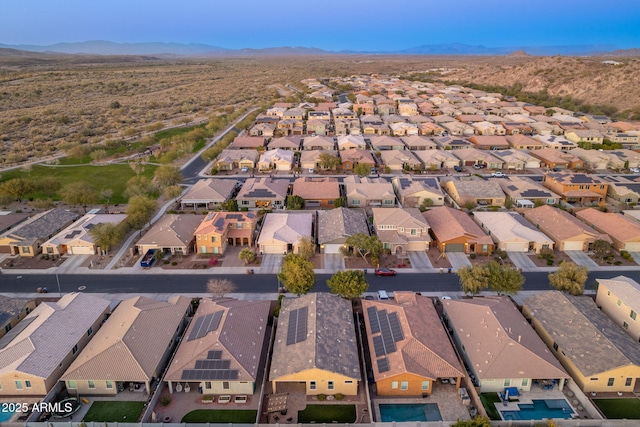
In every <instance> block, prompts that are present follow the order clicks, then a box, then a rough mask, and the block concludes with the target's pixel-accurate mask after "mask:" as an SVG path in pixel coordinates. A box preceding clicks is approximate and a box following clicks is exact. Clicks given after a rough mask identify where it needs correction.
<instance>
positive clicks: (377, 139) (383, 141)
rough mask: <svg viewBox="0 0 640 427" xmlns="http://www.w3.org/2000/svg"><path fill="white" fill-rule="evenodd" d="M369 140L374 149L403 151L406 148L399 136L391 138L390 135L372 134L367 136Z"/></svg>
mask: <svg viewBox="0 0 640 427" xmlns="http://www.w3.org/2000/svg"><path fill="white" fill-rule="evenodd" d="M369 141H370V143H371V148H372V149H373V150H375V151H386V150H399V151H404V150H405V149H406V147H405V145H404V143H403V142H402V140H401V139H400V138H393V137H390V136H372V137H370V138H369Z"/></svg>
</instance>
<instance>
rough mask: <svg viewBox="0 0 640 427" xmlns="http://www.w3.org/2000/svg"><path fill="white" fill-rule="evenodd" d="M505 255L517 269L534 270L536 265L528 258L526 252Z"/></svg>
mask: <svg viewBox="0 0 640 427" xmlns="http://www.w3.org/2000/svg"><path fill="white" fill-rule="evenodd" d="M507 255H508V256H509V259H510V260H511V262H513V263H514V264H515V266H516V267H518V268H522V269H523V270H524V269H525V268H536V264H535V263H534V262H533V261H532V260H531V258H529V253H528V252H507Z"/></svg>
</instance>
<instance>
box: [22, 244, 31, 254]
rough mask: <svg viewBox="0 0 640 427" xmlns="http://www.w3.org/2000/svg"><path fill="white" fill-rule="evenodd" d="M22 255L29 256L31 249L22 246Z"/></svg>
mask: <svg viewBox="0 0 640 427" xmlns="http://www.w3.org/2000/svg"><path fill="white" fill-rule="evenodd" d="M22 253H23V254H30V253H31V248H30V247H29V246H23V247H22Z"/></svg>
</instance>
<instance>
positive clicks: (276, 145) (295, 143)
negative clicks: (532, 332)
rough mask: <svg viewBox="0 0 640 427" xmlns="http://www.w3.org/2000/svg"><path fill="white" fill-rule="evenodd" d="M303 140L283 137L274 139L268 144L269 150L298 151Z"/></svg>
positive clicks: (294, 137)
mask: <svg viewBox="0 0 640 427" xmlns="http://www.w3.org/2000/svg"><path fill="white" fill-rule="evenodd" d="M301 140H302V138H301V137H299V136H282V137H280V138H273V139H272V140H271V141H270V142H269V143H268V144H267V150H289V151H298V150H299V149H300V141H301Z"/></svg>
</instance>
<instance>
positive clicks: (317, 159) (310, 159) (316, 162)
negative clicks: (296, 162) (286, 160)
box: [300, 150, 340, 171]
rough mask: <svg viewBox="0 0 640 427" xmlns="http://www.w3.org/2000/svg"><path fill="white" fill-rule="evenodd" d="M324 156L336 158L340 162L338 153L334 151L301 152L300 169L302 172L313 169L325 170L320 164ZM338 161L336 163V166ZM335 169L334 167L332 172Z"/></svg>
mask: <svg viewBox="0 0 640 427" xmlns="http://www.w3.org/2000/svg"><path fill="white" fill-rule="evenodd" d="M323 155H324V156H332V157H336V158H338V160H340V156H339V155H338V152H337V151H335V150H311V151H306V150H305V151H302V153H301V155H300V168H301V169H302V170H303V171H304V170H309V169H314V171H315V170H327V169H328V168H326V167H325V166H324V163H323V162H322V157H323ZM339 163H340V161H338V164H339ZM335 169H336V168H335V167H334V168H333V170H335Z"/></svg>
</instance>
